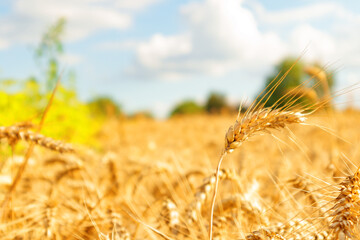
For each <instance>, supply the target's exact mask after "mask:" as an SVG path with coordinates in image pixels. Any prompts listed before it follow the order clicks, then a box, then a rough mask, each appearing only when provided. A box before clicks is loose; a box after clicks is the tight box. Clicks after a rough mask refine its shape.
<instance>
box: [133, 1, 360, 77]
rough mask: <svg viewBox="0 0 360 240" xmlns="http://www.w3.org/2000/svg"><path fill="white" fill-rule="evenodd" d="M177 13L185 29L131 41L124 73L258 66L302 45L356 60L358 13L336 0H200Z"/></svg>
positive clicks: (332, 57)
mask: <svg viewBox="0 0 360 240" xmlns="http://www.w3.org/2000/svg"><path fill="white" fill-rule="evenodd" d="M180 16H181V18H182V20H183V21H184V22H186V24H187V25H186V26H187V27H186V30H185V31H184V32H183V33H180V34H177V35H168V36H165V35H161V34H155V35H153V36H151V37H150V38H149V39H148V40H146V41H143V42H140V43H137V44H136V45H135V50H134V51H135V59H134V62H133V64H132V65H130V66H129V68H128V69H127V70H126V74H127V75H128V76H131V77H136V78H145V79H146V78H148V79H154V78H155V79H164V80H173V79H182V78H186V77H188V76H192V77H194V76H196V74H199V75H203V74H205V75H224V74H228V73H229V72H231V71H233V70H242V71H244V72H245V71H253V72H261V71H263V70H262V69H264V66H271V65H273V64H276V63H277V62H278V61H279V60H280V59H281V58H283V57H285V56H287V55H294V56H299V55H300V54H301V53H302V52H303V51H304V50H305V49H307V51H306V54H305V56H304V59H306V60H310V61H322V62H325V63H329V62H336V61H338V60H339V59H342V60H344V61H341V63H345V64H346V63H349V64H353V65H354V64H355V65H356V64H358V65H359V66H360V64H359V61H358V60H356V59H360V51H359V50H360V46H359V44H358V42H359V41H360V34H359V33H358V32H357V31H354V29H358V28H359V27H360V16H359V15H356V14H354V13H352V12H351V11H350V10H348V9H345V8H344V7H343V6H341V5H339V4H337V3H312V4H309V5H307V6H302V7H298V8H294V9H286V10H281V11H268V10H266V9H265V8H263V7H262V6H261V5H260V4H253V5H250V6H248V5H246V4H245V3H244V2H243V1H241V0H222V1H218V0H202V1H196V2H190V3H188V4H186V5H184V6H182V7H181V9H180ZM329 19H332V20H334V21H329ZM316 21H317V22H316ZM314 22H316V23H317V24H314ZM289 26H291V27H289ZM315 26H316V27H315ZM344 26H346V27H344ZM133 47H134V45H133ZM350 62H351V63H350ZM262 74H263V72H262Z"/></svg>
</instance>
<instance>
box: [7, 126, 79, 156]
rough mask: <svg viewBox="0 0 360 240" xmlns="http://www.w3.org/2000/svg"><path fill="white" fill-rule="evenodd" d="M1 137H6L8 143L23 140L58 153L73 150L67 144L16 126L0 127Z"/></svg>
mask: <svg viewBox="0 0 360 240" xmlns="http://www.w3.org/2000/svg"><path fill="white" fill-rule="evenodd" d="M1 138H7V139H8V141H9V143H12V144H13V143H16V142H17V141H19V140H24V141H27V142H32V143H34V144H37V145H39V146H42V147H45V148H48V149H51V150H53V151H57V152H60V153H64V152H74V149H73V148H72V146H71V145H69V144H66V143H64V142H62V141H59V140H54V139H52V138H49V137H46V136H44V135H42V134H40V133H35V132H32V131H31V130H28V129H26V128H22V127H18V126H9V127H0V139H1Z"/></svg>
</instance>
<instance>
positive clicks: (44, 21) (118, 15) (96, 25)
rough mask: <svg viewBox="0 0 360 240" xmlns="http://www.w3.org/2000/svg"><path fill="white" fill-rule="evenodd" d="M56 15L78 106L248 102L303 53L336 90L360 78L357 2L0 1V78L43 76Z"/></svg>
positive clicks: (158, 111) (161, 112)
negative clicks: (38, 58) (44, 39)
mask: <svg viewBox="0 0 360 240" xmlns="http://www.w3.org/2000/svg"><path fill="white" fill-rule="evenodd" d="M60 17H65V18H66V20H67V25H66V32H65V35H64V45H65V53H64V54H63V56H61V65H62V66H65V67H66V70H74V71H75V73H76V80H77V89H78V92H79V95H80V97H81V99H83V100H88V99H91V98H92V97H94V96H98V95H109V96H111V97H112V98H114V99H115V100H117V101H118V102H119V103H121V105H122V106H123V107H124V109H125V110H126V111H127V112H129V113H131V112H135V111H140V110H150V111H152V112H153V113H155V115H156V116H159V117H164V116H167V114H168V112H169V111H170V109H171V107H172V106H174V104H176V103H178V102H179V101H182V100H184V99H194V100H196V101H198V102H199V103H201V102H204V101H205V99H206V97H207V96H208V94H209V93H210V92H212V91H216V92H221V93H224V94H226V95H227V97H228V100H229V101H230V102H233V103H235V102H238V101H240V100H241V99H243V98H248V99H253V98H254V97H255V96H256V94H257V93H258V91H259V90H260V88H261V87H262V86H263V84H264V79H265V78H266V76H267V75H269V74H271V73H272V70H273V68H274V65H276V63H278V61H279V60H281V59H282V58H284V57H285V56H289V55H292V56H299V55H301V53H302V52H303V50H304V49H307V51H306V53H305V55H304V56H303V59H304V60H306V61H309V62H311V61H320V62H321V63H322V64H324V65H327V66H329V67H330V68H331V69H335V70H336V76H337V79H338V85H337V89H342V88H345V87H347V86H349V85H351V84H354V83H356V82H358V81H359V80H360V31H359V29H360V3H359V2H358V1H350V0H347V1H310V0H300V1H285V0H281V1H265V0H263V1H260V0H258V1H250V0H184V1H180V0H2V1H1V2H0V23H1V24H0V78H7V77H12V78H18V79H24V78H26V77H28V76H30V75H34V76H41V71H40V70H39V66H38V65H37V64H36V62H35V61H34V49H35V47H36V46H37V44H38V42H39V41H40V38H41V35H42V34H43V33H44V31H46V29H47V28H48V27H49V26H51V25H52V24H53V23H55V22H56V20H57V19H59V18H60ZM352 94H353V95H354V94H356V93H354V92H353V93H352ZM345 100H346V99H345Z"/></svg>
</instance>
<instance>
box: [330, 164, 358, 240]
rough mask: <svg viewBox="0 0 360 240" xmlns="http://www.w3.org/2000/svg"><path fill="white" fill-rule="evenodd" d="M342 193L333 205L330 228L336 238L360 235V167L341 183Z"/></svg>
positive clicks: (343, 238) (342, 239)
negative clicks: (359, 225) (359, 228)
mask: <svg viewBox="0 0 360 240" xmlns="http://www.w3.org/2000/svg"><path fill="white" fill-rule="evenodd" d="M340 188H341V189H340V194H339V195H338V196H337V197H336V199H335V205H334V206H333V207H332V209H331V210H332V213H331V215H330V216H331V217H332V220H331V223H330V226H329V228H330V229H331V234H332V236H333V237H334V239H338V240H346V239H355V238H354V236H356V239H357V238H358V237H359V232H355V230H357V231H358V229H357V226H358V224H359V221H358V217H359V215H360V168H358V169H357V171H356V172H355V174H354V175H352V176H349V177H347V178H346V179H345V180H344V181H343V182H342V183H340Z"/></svg>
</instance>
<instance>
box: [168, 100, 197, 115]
mask: <svg viewBox="0 0 360 240" xmlns="http://www.w3.org/2000/svg"><path fill="white" fill-rule="evenodd" d="M203 112H204V108H203V107H202V106H200V105H199V104H197V103H196V102H194V101H192V100H187V101H184V102H182V103H179V104H178V105H176V106H175V107H174V109H173V110H172V111H171V114H170V116H175V115H181V114H198V113H203Z"/></svg>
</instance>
